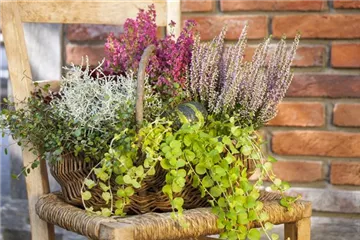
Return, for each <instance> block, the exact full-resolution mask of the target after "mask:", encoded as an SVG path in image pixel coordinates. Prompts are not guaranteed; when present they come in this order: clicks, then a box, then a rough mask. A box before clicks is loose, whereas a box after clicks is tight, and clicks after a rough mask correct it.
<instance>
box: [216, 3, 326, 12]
mask: <svg viewBox="0 0 360 240" xmlns="http://www.w3.org/2000/svg"><path fill="white" fill-rule="evenodd" d="M220 8H221V10H222V11H224V12H227V11H256V10H260V11H321V10H323V9H325V8H326V1H325V0H312V1H303V0H291V1H289V0H287V1H286V0H285V1H284V0H252V1H244V0H238V1H236V0H235V1H234V0H221V2H220Z"/></svg>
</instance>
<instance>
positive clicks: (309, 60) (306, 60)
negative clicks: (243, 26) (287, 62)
mask: <svg viewBox="0 0 360 240" xmlns="http://www.w3.org/2000/svg"><path fill="white" fill-rule="evenodd" d="M274 47H275V46H274V45H272V46H271V48H272V49H274ZM255 49H256V47H255V46H249V47H248V48H247V49H246V52H245V60H246V61H251V58H252V56H253V55H254V52H255ZM270 52H272V51H270ZM325 55H326V49H325V47H324V46H301V47H299V48H298V50H297V51H296V56H295V59H294V61H293V63H292V66H293V67H321V66H324V59H325Z"/></svg>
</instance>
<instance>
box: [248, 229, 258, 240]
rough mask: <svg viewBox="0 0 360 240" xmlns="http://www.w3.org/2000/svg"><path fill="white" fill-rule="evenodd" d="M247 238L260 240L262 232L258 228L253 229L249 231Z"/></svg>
mask: <svg viewBox="0 0 360 240" xmlns="http://www.w3.org/2000/svg"><path fill="white" fill-rule="evenodd" d="M247 237H248V238H249V240H259V239H260V237H261V234H260V231H259V230H258V229H256V228H252V229H250V230H249V232H248V235H247Z"/></svg>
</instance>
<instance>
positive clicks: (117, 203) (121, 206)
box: [115, 200, 124, 209]
mask: <svg viewBox="0 0 360 240" xmlns="http://www.w3.org/2000/svg"><path fill="white" fill-rule="evenodd" d="M115 207H116V208H119V209H123V208H124V203H123V201H122V200H117V201H116V202H115Z"/></svg>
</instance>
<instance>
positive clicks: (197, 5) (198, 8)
mask: <svg viewBox="0 0 360 240" xmlns="http://www.w3.org/2000/svg"><path fill="white" fill-rule="evenodd" d="M214 7H215V2H214V1H213V0H181V11H182V12H211V11H213V10H214Z"/></svg>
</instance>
